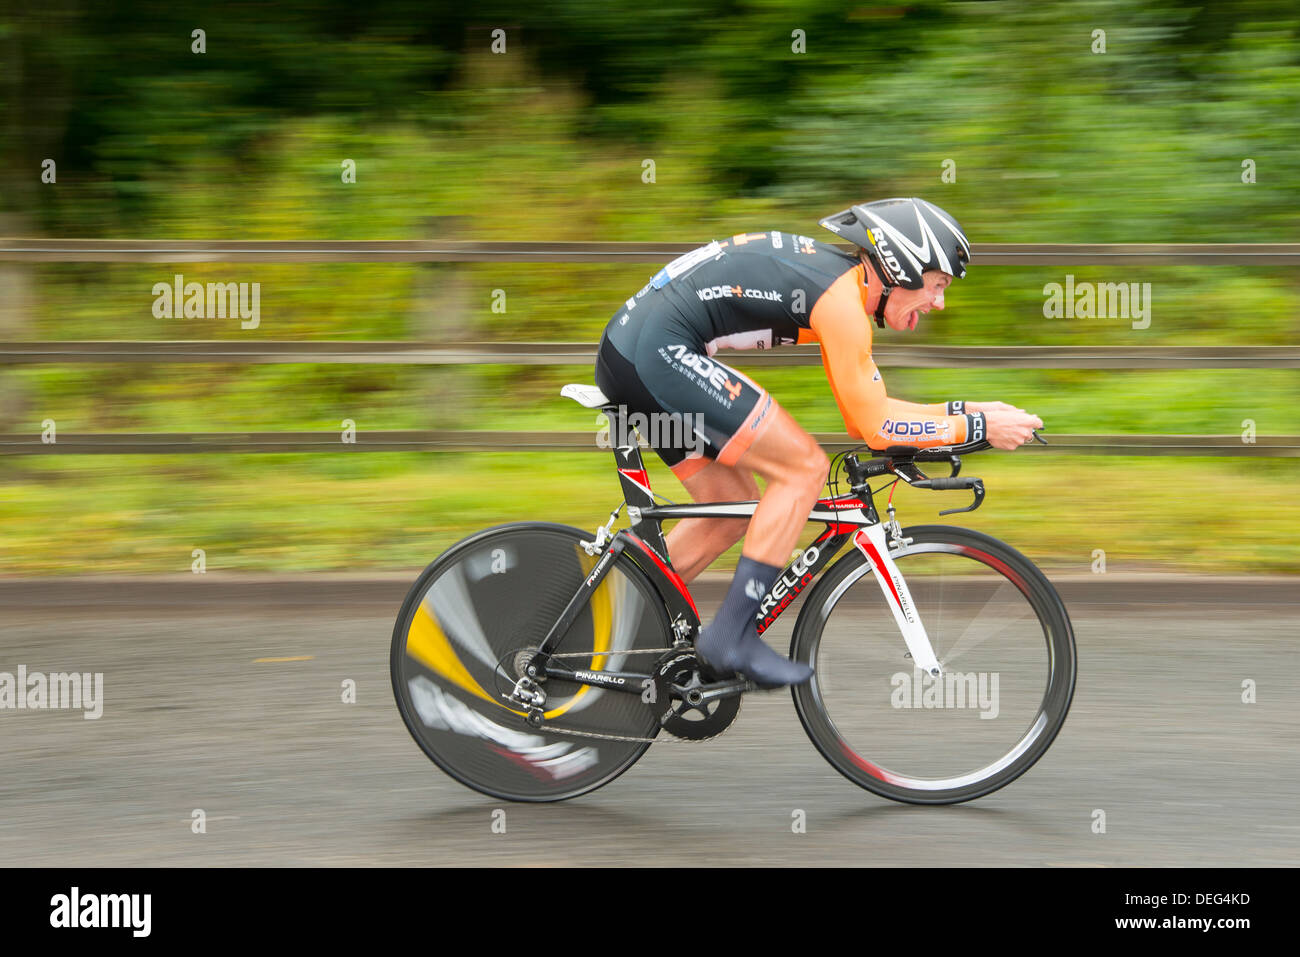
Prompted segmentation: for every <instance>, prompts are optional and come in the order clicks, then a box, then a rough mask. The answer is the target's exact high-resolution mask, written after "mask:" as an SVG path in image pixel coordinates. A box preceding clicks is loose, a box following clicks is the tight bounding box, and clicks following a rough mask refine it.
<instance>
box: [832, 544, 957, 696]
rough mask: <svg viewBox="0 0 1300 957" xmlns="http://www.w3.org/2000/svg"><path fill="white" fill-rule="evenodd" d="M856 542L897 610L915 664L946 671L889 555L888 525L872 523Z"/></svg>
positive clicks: (892, 608)
mask: <svg viewBox="0 0 1300 957" xmlns="http://www.w3.org/2000/svg"><path fill="white" fill-rule="evenodd" d="M853 544H854V545H855V546H857V549H858V551H860V552H862V554H863V555H864V556H866V559H867V563H868V564H870V565H871V570H872V571H873V572H875V575H876V583H877V584H879V585H880V590H881V591H882V592H884V594H885V603H886V604H888V605H889V609H890V611H892V612H893V613H894V621H895V623H897V625H898V630H899V631H901V632H902V633H903V642H904V643H905V644H906V645H907V650H908V651H909V652H910V653H911V655H912V663H913V665H914V666H915V667H917V668H920V669H921V670H922V671H925V672H927V673H929V674H931V675H935V676H938V675H941V674H943V668H942V667H940V665H939V659H938V658H936V657H935V654H934V648H933V647H931V645H930V636H929V635H927V634H926V632H925V625H923V624H921V616H920V613H918V612H917V610H916V605H915V604H913V602H912V593H911V592H910V591H909V590H908V588H907V582H905V581H904V580H903V576H902V574H901V573H900V572H899V570H898V566H897V565H895V564H894V560H893V558H891V557H890V555H889V546H888V545H886V544H885V527H884V526H883V525H868V526H867V527H866V528H861V529H859V530H858V531H857V532H856V533H855V534H854V536H853Z"/></svg>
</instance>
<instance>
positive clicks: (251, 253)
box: [0, 237, 1300, 266]
mask: <svg viewBox="0 0 1300 957" xmlns="http://www.w3.org/2000/svg"><path fill="white" fill-rule="evenodd" d="M699 245H700V243H588V242H572V243H570V242H561V243H521V242H450V241H443V240H425V239H397V240H373V241H357V240H207V239H193V240H184V239H181V240H177V239H24V238H16V237H10V238H3V237H0V261H9V262H157V263H201V262H209V263H215V262H263V263H295V262H297V263H330V262H333V263H366V262H410V263H418V262H509V263H528V262H559V263H658V264H662V263H665V262H667V261H668V260H670V259H672V258H674V257H676V256H680V255H681V254H682V253H685V252H689V251H690V250H692V249H694V248H695V247H696V246H699ZM843 248H845V249H852V248H853V247H851V246H844V247H843ZM971 258H972V261H973V262H974V263H975V264H977V265H981V266H984V265H987V266H1062V265H1068V266H1107V265H1116V264H1123V265H1126V266H1138V265H1146V266H1189V265H1202V266H1209V265H1234V266H1295V265H1300V243H1114V244H1105V243H975V244H974V245H972V247H971Z"/></svg>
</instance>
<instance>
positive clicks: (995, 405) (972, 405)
mask: <svg viewBox="0 0 1300 957" xmlns="http://www.w3.org/2000/svg"><path fill="white" fill-rule="evenodd" d="M966 411H967V412H984V413H989V412H1024V411H1025V410H1024V409H1022V408H1020V407H1019V406H1017V405H1007V404H1006V403H1005V402H967V403H966Z"/></svg>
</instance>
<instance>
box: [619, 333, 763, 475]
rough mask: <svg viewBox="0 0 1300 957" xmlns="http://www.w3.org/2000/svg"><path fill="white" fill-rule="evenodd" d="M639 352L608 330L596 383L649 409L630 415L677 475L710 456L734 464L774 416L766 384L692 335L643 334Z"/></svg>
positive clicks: (635, 408) (632, 407)
mask: <svg viewBox="0 0 1300 957" xmlns="http://www.w3.org/2000/svg"><path fill="white" fill-rule="evenodd" d="M682 339H686V340H687V341H685V342H683V341H681V340H682ZM636 352H637V354H636V357H635V361H633V360H631V359H629V358H628V357H626V356H624V355H623V354H622V353H621V352H620V351H619V350H618V349H617V348H615V347H614V346H613V345H612V344H611V343H610V342H609V340H608V338H607V337H602V338H601V340H600V350H599V351H598V352H597V354H596V385H597V386H598V387H599V388H600V390H601V391H602V392H604V393H605V395H606V397H607V398H608V399H609V400H610V401H611V402H614V403H617V404H618V405H621V406H624V407H625V408H626V410H627V413H628V414H629V415H630V416H633V415H635V414H636V413H639V414H640V416H642V417H644V418H640V419H638V418H635V417H633V418H632V419H631V421H632V423H633V424H635V425H636V426H637V428H638V429H639V430H640V431H641V437H642V438H643V439H644V440H645V441H646V442H648V443H649V444H650V446H651V447H652V448H653V449H654V450H655V452H657V453H658V454H659V457H660V458H661V459H663V460H664V462H665V464H667V465H668V466H669V467H670V468H671V469H672V470H673V473H674V474H675V475H676V476H677V477H678V478H679V479H685V478H687V477H689V476H690V475H693V474H694V473H695V472H697V471H699V470H700V469H701V468H703V467H704V466H705V465H707V464H708V463H709V462H711V461H717V462H721V463H722V464H723V465H735V464H736V462H737V461H738V460H739V459H740V457H741V456H742V455H743V454H744V453H745V451H746V450H747V449H748V448H749V447H750V446H751V445H752V444H753V443H754V440H755V439H756V438H758V436H759V434H760V433H761V432H762V431H763V429H764V428H766V426H767V425H768V423H770V422H771V421H772V420H773V419H774V418H776V403H775V402H773V400H772V397H771V396H770V395H769V394H768V392H767V390H766V389H764V388H763V387H762V386H760V385H758V383H756V382H754V381H753V380H752V379H750V378H749V377H748V376H746V375H743V374H742V373H740V372H737V371H736V370H735V369H733V368H731V367H730V366H728V365H726V364H725V363H722V362H719V361H718V360H717V359H716V358H713V357H711V356H709V355H707V354H706V351H705V348H704V346H703V345H702V344H700V343H698V342H694V341H691V340H690V339H689V338H688V337H684V336H652V335H642V336H641V337H640V339H639V341H638V342H637V348H636Z"/></svg>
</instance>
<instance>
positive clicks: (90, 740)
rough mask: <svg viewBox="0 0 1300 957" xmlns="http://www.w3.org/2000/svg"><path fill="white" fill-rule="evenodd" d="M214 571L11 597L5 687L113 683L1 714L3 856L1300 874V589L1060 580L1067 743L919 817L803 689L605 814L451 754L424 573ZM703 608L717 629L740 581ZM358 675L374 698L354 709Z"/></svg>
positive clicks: (654, 764) (671, 766)
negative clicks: (431, 682) (478, 777)
mask: <svg viewBox="0 0 1300 957" xmlns="http://www.w3.org/2000/svg"><path fill="white" fill-rule="evenodd" d="M205 578H206V579H207V580H204V579H199V578H194V577H188V578H178V579H175V580H166V581H161V580H154V581H105V580H93V581H92V580H75V581H74V580H68V581H53V580H43V581H30V582H24V581H0V672H10V673H15V672H16V670H17V668H18V666H19V665H25V666H26V668H27V669H28V671H29V672H37V671H40V672H53V671H86V672H102V673H103V674H104V676H105V677H104V685H103V692H102V709H103V711H102V717H100V718H99V719H98V720H86V719H85V718H83V716H82V712H80V711H51V710H43V711H32V710H13V709H3V710H0V753H2V754H3V756H4V761H3V773H2V774H0V861H4V862H5V863H6V864H9V865H41V866H86V865H90V866H123V865H125V866H132V865H172V866H196V867H207V866H225V865H447V864H453V865H524V866H544V865H552V864H595V865H607V864H643V865H668V866H682V865H711V864H801V865H823V864H841V865H842V864H850V865H854V864H856V865H888V866H900V865H902V866H907V865H1026V866H1049V867H1050V866H1062V867H1071V866H1118V865H1141V866H1146V865H1151V866H1194V865H1209V866H1215V865H1264V866H1270V865H1290V866H1294V865H1296V864H1297V863H1298V862H1300V821H1297V819H1296V817H1295V814H1294V807H1295V795H1296V793H1298V792H1300V762H1297V760H1296V746H1295V741H1296V727H1297V720H1296V719H1297V716H1298V714H1300V705H1297V701H1300V694H1298V692H1300V677H1297V672H1296V669H1295V667H1294V662H1295V661H1297V660H1298V658H1300V655H1298V652H1300V588H1297V587H1295V585H1296V583H1295V582H1294V581H1284V580H1271V581H1265V580H1256V581H1254V582H1253V583H1252V582H1242V581H1232V582H1213V581H1205V580H1192V579H1162V578H1152V579H1147V580H1135V581H1134V580H1117V579H1093V580H1090V581H1089V580H1079V581H1058V587H1060V588H1061V590H1062V593H1063V595H1064V597H1065V599H1066V602H1067V605H1068V606H1069V609H1070V612H1071V615H1072V618H1073V622H1074V626H1075V632H1076V637H1077V640H1078V646H1079V653H1080V674H1079V682H1078V688H1077V691H1076V694H1075V699H1074V705H1073V709H1072V711H1071V714H1070V717H1069V720H1068V721H1067V722H1066V725H1065V729H1064V730H1063V731H1062V733H1061V736H1060V737H1059V738H1058V739H1057V741H1056V743H1055V745H1054V746H1053V747H1052V749H1051V750H1050V751H1049V752H1048V754H1047V755H1046V756H1045V757H1044V758H1043V759H1042V760H1041V761H1040V762H1039V763H1038V764H1037V765H1036V766H1035V767H1034V768H1033V769H1031V770H1030V771H1029V772H1028V774H1026V775H1025V776H1024V777H1022V778H1020V779H1019V780H1018V781H1016V782H1014V783H1013V784H1012V785H1010V786H1009V787H1007V788H1004V789H1003V790H1001V791H998V792H996V793H994V794H992V795H989V796H987V797H985V798H982V799H980V800H978V801H974V802H971V803H968V804H963V805H956V806H949V807H911V806H905V805H901V804H895V803H893V802H890V801H886V800H884V799H881V798H878V797H876V796H874V795H872V794H870V793H868V792H866V791H863V790H861V789H859V788H857V787H855V786H854V785H853V784H852V783H851V782H849V781H848V780H846V779H844V778H843V777H841V776H840V775H839V774H838V773H837V772H836V771H834V770H833V769H832V768H831V767H830V765H828V764H827V763H826V762H825V761H824V760H823V759H822V758H821V756H820V755H819V754H818V753H817V751H816V750H815V749H814V748H813V747H812V745H811V744H810V742H809V741H808V739H807V738H806V737H805V734H804V731H803V729H802V727H801V726H800V724H799V721H798V719H797V717H796V716H795V713H794V709H793V706H792V703H791V700H790V697H789V695H788V694H786V693H773V694H767V695H750V696H748V697H747V698H746V700H745V704H744V708H743V710H742V712H741V714H740V717H739V718H738V719H737V721H736V723H735V725H733V727H732V728H731V729H730V730H729V731H728V732H727V733H726V734H725V735H724V736H722V737H720V738H718V739H716V740H714V741H711V742H707V743H703V744H693V745H678V744H673V745H658V744H656V745H654V746H652V747H651V748H650V750H649V752H648V753H647V754H646V755H645V757H643V758H642V759H641V761H640V762H639V763H638V764H637V765H636V766H635V767H633V768H632V769H631V770H630V771H628V772H627V773H626V774H625V775H623V776H622V777H621V778H619V779H618V780H616V781H615V782H613V783H612V784H610V785H608V786H607V787H605V788H603V789H601V790H598V791H596V792H594V793H592V794H589V795H587V796H584V797H581V798H578V799H576V800H573V801H570V802H567V803H562V804H552V805H514V804H506V803H503V802H500V801H496V800H493V799H490V798H485V797H483V796H481V795H479V794H477V793H475V792H473V791H470V790H468V789H466V788H464V787H463V786H461V785H460V784H458V783H456V782H455V781H453V780H451V779H450V778H448V777H446V776H445V775H444V774H443V773H442V772H441V771H439V770H438V769H437V768H436V767H435V766H434V765H433V764H431V763H430V762H429V761H428V760H427V759H426V758H425V757H424V755H423V754H422V753H421V752H420V751H419V749H418V748H417V747H416V745H415V743H414V742H413V741H412V740H411V738H410V736H409V735H408V733H407V731H406V729H405V727H404V726H403V724H402V721H401V719H400V717H399V716H398V714H397V711H396V709H395V707H394V705H393V700H392V692H391V688H390V685H389V679H388V647H389V639H390V634H391V630H392V625H393V618H394V616H395V614H396V612H397V609H398V606H399V604H400V602H401V599H402V596H403V595H404V593H405V590H406V585H407V582H406V581H404V580H402V579H400V578H397V577H393V578H387V579H383V580H375V581H367V582H358V581H352V580H348V579H337V578H320V579H296V580H292V581H280V582H271V581H254V580H238V579H235V580H224V581H223V580H220V579H217V578H215V577H210V576H205ZM700 591H701V595H700V596H699V597H702V598H703V601H702V602H701V604H702V606H703V607H702V609H701V610H702V611H704V612H705V613H706V614H709V613H711V611H712V608H713V607H714V605H715V604H716V602H717V600H718V599H719V598H720V597H721V590H720V588H718V587H717V586H716V585H709V586H705V587H703V588H702V589H701V590H700ZM793 618H794V616H793V615H787V616H786V617H785V618H784V619H783V622H790V623H792V622H793ZM789 627H790V624H786V625H785V630H783V631H781V633H780V635H778V636H777V637H776V642H775V643H776V646H777V647H781V648H784V646H785V643H786V641H788V629H789ZM258 659H292V660H261V661H259V660H258ZM349 679H350V680H351V681H354V682H355V686H356V702H355V703H344V702H343V701H342V688H343V683H344V682H345V681H347V680H349ZM1248 679H1249V680H1253V681H1254V682H1256V684H1257V701H1256V703H1253V704H1246V703H1243V702H1242V683H1243V681H1246V680H1248ZM196 809H201V810H202V812H203V815H204V818H205V823H206V832H205V833H195V832H194V828H193V826H192V822H193V820H194V812H195V811H196ZM496 809H503V810H504V812H505V817H504V823H505V833H496V832H495V831H494V828H493V823H494V820H496V821H497V822H498V827H497V830H500V821H501V816H500V815H495V816H494V811H495V810H496ZM796 810H799V811H802V812H803V814H804V818H805V820H806V831H805V832H804V833H795V832H794V830H793V829H792V821H793V820H794V812H795V811H796ZM1098 810H1100V811H1104V813H1105V832H1104V833H1097V832H1096V830H1095V827H1096V825H1095V822H1096V821H1097V819H1098V817H1097V815H1096V812H1097V811H1098Z"/></svg>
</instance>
